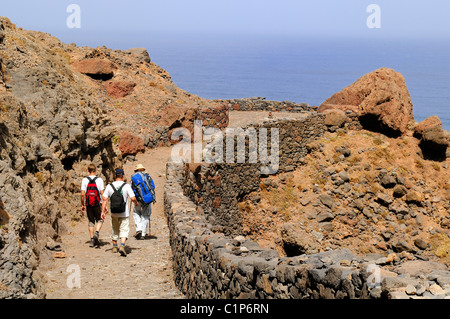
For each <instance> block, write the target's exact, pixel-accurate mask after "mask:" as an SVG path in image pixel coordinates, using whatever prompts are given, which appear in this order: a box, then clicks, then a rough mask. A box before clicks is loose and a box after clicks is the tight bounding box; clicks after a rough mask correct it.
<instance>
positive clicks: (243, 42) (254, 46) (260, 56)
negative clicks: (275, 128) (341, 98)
mask: <svg viewBox="0 0 450 319" xmlns="http://www.w3.org/2000/svg"><path fill="white" fill-rule="evenodd" d="M147 42H148V43H145V44H144V45H142V46H146V47H147V48H148V50H149V52H150V56H151V58H152V61H153V62H155V63H156V64H157V65H159V66H161V67H163V68H164V69H165V70H166V71H168V72H169V73H170V75H171V77H172V80H173V81H174V82H175V84H177V85H178V86H179V87H180V88H182V89H184V90H186V91H188V92H190V93H193V94H196V95H199V96H201V97H204V98H208V99H230V98H246V97H256V96H259V97H265V98H266V99H268V100H277V101H284V100H289V101H292V102H298V103H301V102H306V103H308V104H309V105H320V104H321V103H322V102H323V101H324V100H326V99H327V98H328V97H330V96H331V95H333V94H334V93H336V92H338V91H340V90H342V89H343V88H344V87H346V86H348V85H350V84H352V83H353V82H355V81H356V80H357V79H358V78H359V77H361V76H363V75H364V74H366V73H369V72H372V71H374V70H376V69H378V68H381V67H389V68H392V69H394V70H396V71H397V72H400V73H401V74H403V76H404V77H405V81H406V85H407V87H408V90H409V92H410V95H411V99H412V102H413V105H414V117H415V120H416V121H422V120H424V119H425V118H427V117H429V116H431V115H437V116H439V118H440V119H441V121H442V123H443V126H444V129H447V130H450V43H448V42H439V41H436V40H434V41H433V40H416V39H404V40H403V39H395V40H394V39H392V40H382V39H375V40H374V39H314V38H296V37H275V36H267V37H265V36H255V37H250V36H247V37H244V36H239V35H238V36H212V35H208V36H205V35H203V36H200V35H185V36H180V35H166V36H155V37H152V38H151V39H149V40H148V41H147Z"/></svg>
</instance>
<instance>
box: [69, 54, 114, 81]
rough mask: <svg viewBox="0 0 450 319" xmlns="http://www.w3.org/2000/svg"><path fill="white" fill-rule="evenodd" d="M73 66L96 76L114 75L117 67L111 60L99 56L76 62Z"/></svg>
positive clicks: (79, 70) (84, 72)
mask: <svg viewBox="0 0 450 319" xmlns="http://www.w3.org/2000/svg"><path fill="white" fill-rule="evenodd" d="M73 67H74V68H75V69H76V70H77V71H78V72H80V73H83V74H86V75H89V76H94V77H95V76H98V77H102V76H104V77H113V76H114V70H116V69H117V67H116V66H115V65H114V63H112V62H111V61H108V60H105V59H97V58H93V59H86V60H81V61H77V62H74V63H73Z"/></svg>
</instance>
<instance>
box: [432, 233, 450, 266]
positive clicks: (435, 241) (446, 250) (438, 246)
mask: <svg viewBox="0 0 450 319" xmlns="http://www.w3.org/2000/svg"><path fill="white" fill-rule="evenodd" d="M430 244H431V249H432V251H433V252H434V254H435V255H436V256H437V257H439V258H441V260H442V261H443V262H444V263H446V264H447V265H448V264H450V238H449V237H448V236H447V235H445V234H435V235H433V236H432V237H431V242H430Z"/></svg>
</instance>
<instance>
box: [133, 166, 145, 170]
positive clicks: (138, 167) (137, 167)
mask: <svg viewBox="0 0 450 319" xmlns="http://www.w3.org/2000/svg"><path fill="white" fill-rule="evenodd" d="M140 169H145V167H144V165H142V164H138V165H137V166H136V168H135V169H134V170H135V171H137V170H140Z"/></svg>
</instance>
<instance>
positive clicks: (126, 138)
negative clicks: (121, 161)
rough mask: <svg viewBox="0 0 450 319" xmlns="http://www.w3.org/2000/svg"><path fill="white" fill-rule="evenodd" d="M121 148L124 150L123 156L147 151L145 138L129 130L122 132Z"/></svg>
mask: <svg viewBox="0 0 450 319" xmlns="http://www.w3.org/2000/svg"><path fill="white" fill-rule="evenodd" d="M119 138H120V141H119V149H120V151H121V152H122V156H123V157H125V156H127V155H136V154H137V153H139V152H144V151H145V145H144V140H143V139H142V138H140V137H139V136H137V135H134V134H132V133H130V132H127V131H122V132H121V133H120V136H119Z"/></svg>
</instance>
